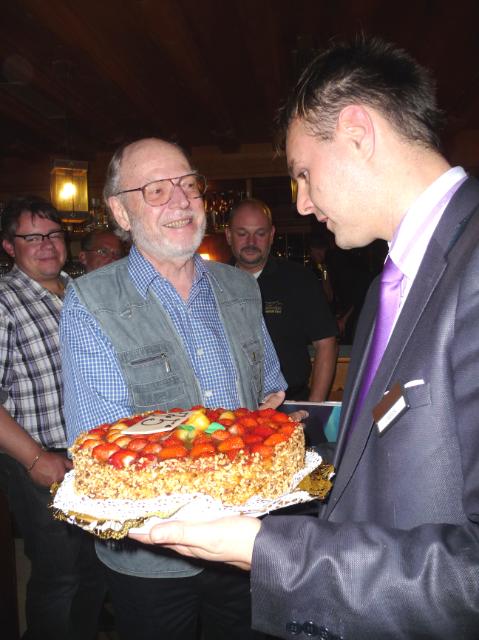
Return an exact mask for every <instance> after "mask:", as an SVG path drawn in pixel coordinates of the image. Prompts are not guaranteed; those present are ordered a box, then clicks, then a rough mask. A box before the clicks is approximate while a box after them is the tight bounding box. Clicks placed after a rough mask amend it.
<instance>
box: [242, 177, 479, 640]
mask: <svg viewBox="0 0 479 640" xmlns="http://www.w3.org/2000/svg"><path fill="white" fill-rule="evenodd" d="M478 205H479V182H477V181H475V180H473V179H468V180H467V181H466V182H465V183H464V185H462V186H461V187H460V189H459V190H458V191H457V192H456V194H455V195H454V197H453V199H452V200H451V202H450V204H449V205H448V207H447V209H446V211H445V212H444V214H443V216H442V219H441V221H440V222H439V225H438V226H437V228H436V231H435V233H434V235H433V237H432V239H431V241H430V243H429V246H428V248H427V252H426V254H425V256H424V259H423V261H422V264H421V266H420V269H419V272H418V274H417V276H416V279H415V281H414V284H413V286H412V288H411V291H410V292H409V295H408V298H407V300H406V302H405V305H404V308H403V310H402V312H401V314H400V317H399V319H398V322H397V324H396V327H395V329H394V331H393V334H392V336H391V339H390V341H389V345H388V347H387V350H386V352H385V354H384V356H383V359H382V362H381V364H380V367H379V369H378V371H377V374H376V377H375V379H374V381H373V383H372V385H371V388H370V390H369V393H368V396H367V398H366V400H365V402H364V405H363V408H362V410H361V413H360V415H359V417H358V419H357V422H356V425H355V428H354V429H353V430H352V432H351V434H350V435H349V436H348V434H347V429H348V426H349V421H350V418H351V414H352V411H353V408H354V402H355V398H356V395H357V392H358V389H359V384H360V380H361V375H362V372H363V370H364V366H365V359H366V358H365V354H366V353H367V347H368V344H369V342H370V339H371V334H372V331H371V330H372V327H373V324H374V317H375V312H376V308H377V300H378V291H379V281H375V282H374V283H373V284H372V286H371V289H370V291H369V293H368V297H367V299H366V303H365V305H364V310H363V313H362V315H361V319H360V322H359V325H358V329H357V333H356V339H355V343H354V346H353V350H352V356H351V364H350V369H349V376H348V381H347V384H346V389H345V397H344V402H343V412H342V413H343V415H342V426H341V430H340V438H339V441H338V450H337V457H336V467H337V469H338V472H337V476H336V479H335V482H334V488H333V490H332V493H331V495H330V498H329V501H328V503H327V505H325V507H324V508H323V513H322V514H321V515H320V518H319V520H318V519H316V518H305V517H294V516H289V517H284V516H278V517H268V518H266V519H265V521H264V522H263V526H262V528H261V531H260V534H259V535H258V537H257V540H256V544H255V549H254V555H253V568H252V593H253V607H254V610H253V625H254V627H255V628H259V629H261V630H264V631H267V632H269V633H271V634H273V635H277V636H279V637H282V638H291V637H295V636H297V637H303V638H305V637H308V636H307V634H306V632H307V631H308V630H309V631H310V632H311V631H313V635H312V637H315V636H314V633H316V634H319V635H318V636H317V637H319V638H335V637H343V638H344V639H345V640H348V639H351V640H366V639H367V640H375V639H376V638H377V639H379V638H380V639H381V640H387V639H391V640H402V639H404V640H406V639H408V640H410V639H411V638H412V639H416V638H421V639H422V638H435V639H441V638H444V639H445V638H448V639H451V638H454V640H459V639H468V640H472V639H474V640H476V639H477V638H479V208H478ZM414 380H423V381H424V384H420V385H417V386H413V387H411V388H410V389H409V390H408V399H409V403H410V408H409V409H408V410H407V411H406V412H405V413H404V414H403V415H402V416H400V417H399V419H398V420H397V421H396V422H395V423H394V424H393V425H392V426H391V427H390V428H389V429H388V430H386V431H385V432H383V434H382V435H379V433H378V430H377V428H376V426H375V425H374V424H373V419H372V409H373V407H374V406H375V405H376V404H377V403H378V402H379V400H380V399H381V398H382V397H383V394H384V393H385V391H387V390H388V389H389V388H390V387H391V386H392V385H393V384H394V383H395V382H396V381H399V382H401V383H402V384H405V383H407V382H409V381H414ZM308 623H310V624H309V626H308ZM321 634H322V635H321ZM310 637H311V636H310Z"/></svg>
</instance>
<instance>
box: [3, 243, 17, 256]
mask: <svg viewBox="0 0 479 640" xmlns="http://www.w3.org/2000/svg"><path fill="white" fill-rule="evenodd" d="M2 247H3V249H4V251H5V253H6V254H7V255H9V256H10V258H15V248H14V246H13V243H11V242H9V241H8V240H2Z"/></svg>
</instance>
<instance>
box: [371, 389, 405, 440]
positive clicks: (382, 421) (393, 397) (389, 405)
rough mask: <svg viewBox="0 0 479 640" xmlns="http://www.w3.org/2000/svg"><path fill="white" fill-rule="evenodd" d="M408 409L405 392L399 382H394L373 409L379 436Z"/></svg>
mask: <svg viewBox="0 0 479 640" xmlns="http://www.w3.org/2000/svg"><path fill="white" fill-rule="evenodd" d="M408 409H409V402H408V399H407V393H406V390H405V389H404V387H403V385H402V384H401V383H400V382H395V383H394V384H393V385H392V387H391V388H390V389H389V391H388V392H387V393H386V394H385V395H384V396H383V398H382V400H381V401H380V402H378V404H377V405H376V406H375V407H374V409H373V418H374V422H375V423H376V427H377V430H378V433H379V435H382V434H383V433H384V432H385V431H386V429H389V427H390V426H391V425H393V424H394V423H395V422H396V420H397V419H398V418H399V417H400V416H402V415H403V413H404V412H405V411H407V410H408Z"/></svg>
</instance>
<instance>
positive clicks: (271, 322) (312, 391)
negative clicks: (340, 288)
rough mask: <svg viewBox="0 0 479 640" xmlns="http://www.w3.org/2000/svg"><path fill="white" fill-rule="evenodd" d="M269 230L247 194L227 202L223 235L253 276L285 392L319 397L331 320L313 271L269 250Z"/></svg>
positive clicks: (264, 213) (266, 213) (330, 356)
mask: <svg viewBox="0 0 479 640" xmlns="http://www.w3.org/2000/svg"><path fill="white" fill-rule="evenodd" d="M274 232H275V228H274V226H273V224H272V221H271V212H270V209H269V207H268V206H267V205H266V204H265V203H264V202H262V201H260V200H256V199H247V200H242V201H241V202H240V203H239V204H238V205H237V206H236V207H234V208H233V210H232V212H231V215H230V220H229V226H228V228H227V229H226V240H227V242H228V244H229V245H230V247H231V251H232V253H233V255H234V258H235V264H236V266H237V267H239V268H240V269H244V270H245V271H249V272H250V273H251V274H252V275H253V276H254V277H255V278H257V280H258V284H259V287H260V289H261V295H262V298H263V315H264V318H265V321H266V325H267V327H268V331H269V333H270V335H271V338H272V340H273V343H274V346H275V348H276V352H277V354H278V357H279V361H280V364H281V370H282V372H283V374H284V376H285V378H286V381H287V383H288V389H287V391H286V398H287V399H289V400H311V401H316V402H322V401H324V400H326V398H327V396H328V392H329V389H330V386H331V383H332V380H333V376H334V369H335V364H336V353H337V347H336V333H337V327H336V322H335V320H334V317H333V315H332V313H331V311H330V308H329V305H328V302H327V300H326V297H325V295H324V292H323V289H322V287H321V283H320V282H319V281H318V279H317V278H316V277H315V276H314V274H313V273H312V272H311V271H310V270H308V269H306V268H304V267H303V266H301V265H299V264H297V263H295V262H290V261H288V260H281V259H279V258H274V257H272V256H270V255H269V253H270V249H271V245H272V242H273V238H274ZM309 345H312V346H313V350H314V359H313V367H311V359H310V355H309ZM311 371H312V375H311Z"/></svg>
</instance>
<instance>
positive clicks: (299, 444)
mask: <svg viewBox="0 0 479 640" xmlns="http://www.w3.org/2000/svg"><path fill="white" fill-rule="evenodd" d="M179 411H181V410H180V409H174V410H172V412H168V413H165V412H162V411H154V412H150V413H147V414H141V415H138V416H133V417H130V418H125V419H122V420H118V421H117V422H115V423H113V424H105V425H100V426H99V427H96V428H95V429H91V430H90V431H88V432H86V433H83V434H81V435H80V436H79V437H78V438H77V440H76V441H75V443H74V445H73V447H72V449H71V451H72V455H73V464H74V469H75V489H76V491H77V492H78V493H81V494H84V495H88V496H90V497H92V498H100V499H112V498H113V499H144V498H153V497H155V496H159V495H165V494H172V493H197V492H198V493H205V494H207V495H210V496H212V497H213V498H216V499H218V500H221V501H222V503H223V504H225V505H239V504H244V503H245V502H246V501H247V500H248V499H249V498H251V497H252V496H261V497H263V498H269V499H274V498H277V497H278V496H280V495H282V494H283V493H286V492H287V491H288V490H289V488H290V483H291V479H292V477H293V475H294V474H295V473H296V472H297V471H299V470H300V469H302V467H303V464H304V433H303V428H302V426H301V424H299V423H297V422H293V421H292V420H291V419H290V418H289V417H288V416H287V415H286V414H284V413H281V412H279V411H275V410H273V409H266V410H264V411H249V410H247V409H242V408H241V409H236V410H235V411H227V410H224V409H205V408H204V407H194V408H193V409H191V410H189V412H188V416H187V417H186V418H185V419H184V421H183V423H182V424H179V426H176V427H175V428H173V429H172V430H168V431H164V430H163V431H154V429H155V428H156V427H155V426H154V423H155V422H157V423H159V424H160V426H159V428H161V423H162V420H163V419H165V420H166V419H168V418H171V417H173V418H174V417H175V416H174V415H173V412H179ZM180 419H181V416H180ZM152 424H153V426H151V425H152ZM129 428H133V429H134V430H137V432H136V433H132V432H129V431H128V429H129ZM138 429H139V430H140V431H141V430H143V432H142V433H138Z"/></svg>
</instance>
